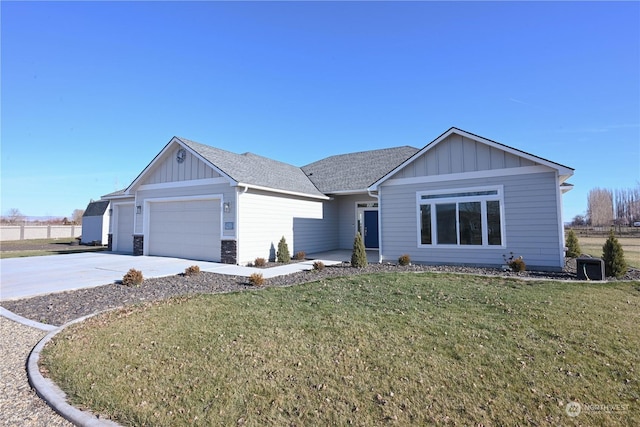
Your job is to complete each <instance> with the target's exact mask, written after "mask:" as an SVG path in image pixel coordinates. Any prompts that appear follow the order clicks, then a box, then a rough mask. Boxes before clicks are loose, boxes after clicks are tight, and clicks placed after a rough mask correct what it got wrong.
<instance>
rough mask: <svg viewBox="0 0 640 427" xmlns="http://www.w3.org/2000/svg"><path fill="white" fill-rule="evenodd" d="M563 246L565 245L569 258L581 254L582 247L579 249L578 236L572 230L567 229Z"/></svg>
mask: <svg viewBox="0 0 640 427" xmlns="http://www.w3.org/2000/svg"><path fill="white" fill-rule="evenodd" d="M565 246H566V247H567V256H568V257H569V258H578V257H579V256H580V255H582V249H580V244H579V243H578V237H577V236H576V233H574V231H573V230H569V231H567V237H566V239H565Z"/></svg>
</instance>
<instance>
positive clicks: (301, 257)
mask: <svg viewBox="0 0 640 427" xmlns="http://www.w3.org/2000/svg"><path fill="white" fill-rule="evenodd" d="M306 256H307V254H306V253H305V252H304V251H298V252H296V255H295V259H296V260H298V261H302V260H304V259H305V257H306Z"/></svg>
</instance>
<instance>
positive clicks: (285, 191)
mask: <svg viewBox="0 0 640 427" xmlns="http://www.w3.org/2000/svg"><path fill="white" fill-rule="evenodd" d="M236 186H238V187H244V188H251V189H253V190H260V191H268V192H271V193H279V194H287V195H289V196H298V197H307V198H311V199H320V200H331V197H328V196H325V195H321V196H320V195H315V194H307V193H300V192H297V191H288V190H280V189H277V188H271V187H263V186H261V185H253V184H246V183H244V182H238V183H237V184H236Z"/></svg>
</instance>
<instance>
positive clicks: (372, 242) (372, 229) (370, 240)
mask: <svg viewBox="0 0 640 427" xmlns="http://www.w3.org/2000/svg"><path fill="white" fill-rule="evenodd" d="M364 247H365V248H377V247H378V211H364Z"/></svg>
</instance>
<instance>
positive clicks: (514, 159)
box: [394, 134, 536, 178]
mask: <svg viewBox="0 0 640 427" xmlns="http://www.w3.org/2000/svg"><path fill="white" fill-rule="evenodd" d="M535 164H536V163H534V162H532V161H531V160H529V159H526V158H524V157H520V156H516V155H515V154H511V153H508V152H506V151H504V150H501V149H499V148H496V147H491V146H488V145H486V144H483V143H482V142H478V141H475V140H473V139H470V138H467V137H464V136H462V135H458V134H452V135H450V136H448V137H447V138H446V139H445V140H443V141H441V142H440V143H439V144H438V145H437V146H435V147H434V148H433V149H432V150H428V151H427V152H425V153H424V154H422V155H421V156H420V157H418V158H416V159H414V160H413V161H412V162H411V163H410V164H408V165H406V166H405V167H404V168H403V169H402V170H400V171H398V172H397V173H396V174H395V175H394V178H413V177H417V176H434V175H444V174H453V173H465V172H479V171H486V170H495V169H505V168H517V167H524V166H534V165H535Z"/></svg>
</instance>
